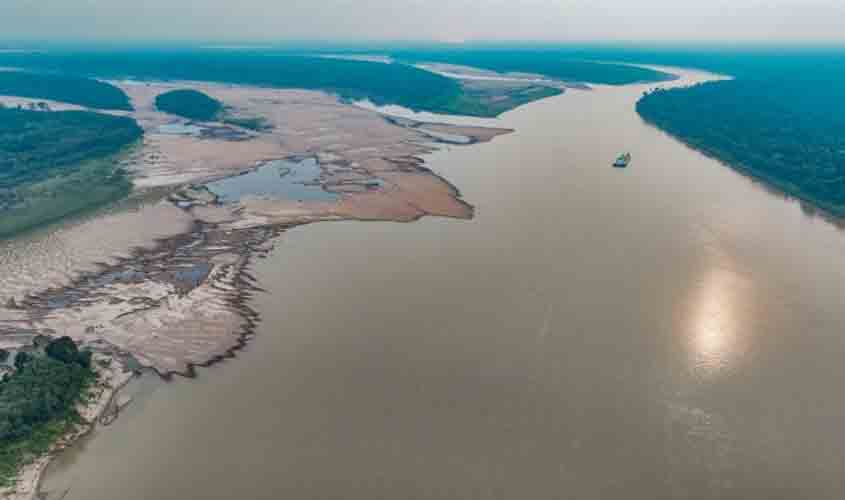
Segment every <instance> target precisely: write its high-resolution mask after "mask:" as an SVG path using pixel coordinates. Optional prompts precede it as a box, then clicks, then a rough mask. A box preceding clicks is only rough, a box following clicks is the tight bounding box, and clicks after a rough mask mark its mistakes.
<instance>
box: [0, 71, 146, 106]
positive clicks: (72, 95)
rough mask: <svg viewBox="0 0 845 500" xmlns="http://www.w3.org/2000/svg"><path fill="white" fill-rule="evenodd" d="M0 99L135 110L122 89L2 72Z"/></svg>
mask: <svg viewBox="0 0 845 500" xmlns="http://www.w3.org/2000/svg"><path fill="white" fill-rule="evenodd" d="M0 95H10V96H17V97H28V98H32V99H49V100H53V101H61V102H66V103H70V104H77V105H79V106H84V107H88V108H96V109H118V110H126V111H131V110H132V106H131V105H130V104H129V97H127V95H126V94H125V93H124V92H123V91H122V90H120V89H119V88H117V87H115V86H113V85H109V84H108V83H104V82H99V81H97V80H91V79H89V78H78V77H73V76H63V75H54V74H39V73H27V72H23V71H0Z"/></svg>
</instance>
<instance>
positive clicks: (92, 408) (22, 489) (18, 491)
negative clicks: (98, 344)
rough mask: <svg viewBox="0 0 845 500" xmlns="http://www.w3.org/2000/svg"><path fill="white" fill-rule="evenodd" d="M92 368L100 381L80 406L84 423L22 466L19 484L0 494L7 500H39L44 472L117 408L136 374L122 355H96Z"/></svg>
mask: <svg viewBox="0 0 845 500" xmlns="http://www.w3.org/2000/svg"><path fill="white" fill-rule="evenodd" d="M92 367H94V369H95V371H96V374H97V381H96V383H95V384H94V385H93V387H91V388H90V389H89V390H88V393H87V394H86V396H85V398H84V399H85V400H86V401H87V403H85V404H80V405H79V406H78V407H77V411H78V412H79V416H80V420H81V423H79V424H77V425H76V426H74V428H73V429H72V430H70V431H69V432H67V433H66V434H64V435H63V436H61V437H60V438H59V439H58V440H56V442H55V443H54V444H53V446H52V447H51V448H50V450H49V451H48V452H47V453H45V454H44V455H42V456H39V457H35V458H33V459H32V461H30V462H29V463H27V464H25V465H24V466H23V467H21V469H20V471H19V473H18V478H17V480H16V484H15V486H14V487H12V488H7V489H4V490H0V496H2V498H4V499H6V500H35V499H36V498H37V496H38V489H39V486H40V483H41V479H42V476H43V474H44V471H45V470H46V468H47V466H48V465H49V464H50V462H51V461H52V460H53V459H54V458H55V457H56V455H58V454H59V453H61V452H62V451H63V450H65V449H67V448H68V447H70V446H72V445H73V444H74V443H76V442H77V441H78V440H79V439H80V438H82V437H83V436H85V435H87V434H88V433H90V432H91V431H93V430H94V428H95V427H96V425H97V423H98V421H99V420H100V419H101V418H103V417H105V416H107V414H108V412H109V411H110V409H111V411H117V410H115V409H114V405H115V404H116V401H115V398H116V397H117V395H118V393H119V391H120V389H121V388H123V387H124V386H125V385H126V384H127V383H129V381H130V380H131V379H132V377H133V376H134V373H133V372H131V371H129V370H126V369H124V366H123V364H122V363H121V362H120V360H119V358H117V357H113V356H110V355H107V354H102V353H98V354H95V355H94V357H93V358H92Z"/></svg>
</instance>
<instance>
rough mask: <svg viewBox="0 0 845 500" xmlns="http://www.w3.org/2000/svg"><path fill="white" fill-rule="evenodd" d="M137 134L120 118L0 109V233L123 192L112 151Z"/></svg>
mask: <svg viewBox="0 0 845 500" xmlns="http://www.w3.org/2000/svg"><path fill="white" fill-rule="evenodd" d="M141 135H142V130H141V128H140V127H138V125H137V123H135V121H134V120H132V119H131V118H126V117H118V116H111V115H104V114H98V113H92V112H87V111H62V112H40V111H30V110H20V109H6V108H0V236H8V235H11V234H13V233H15V232H18V231H21V230H24V229H28V228H31V227H34V226H36V225H39V224H41V223H44V222H49V221H52V220H55V219H58V218H60V217H63V216H65V215H68V214H71V213H74V212H78V211H81V210H85V209H87V208H91V207H94V206H98V205H100V204H103V203H107V202H109V201H113V200H115V199H118V198H120V197H122V196H125V195H126V194H127V193H128V192H129V190H130V188H131V183H130V181H129V179H128V177H127V175H126V173H125V172H124V171H123V170H122V169H120V168H118V166H117V165H116V155H118V154H119V153H120V152H121V151H123V150H124V149H125V148H126V147H127V146H128V145H130V144H132V143H133V142H135V141H137V140H138V139H139V138H140V137H141Z"/></svg>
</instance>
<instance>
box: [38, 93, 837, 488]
mask: <svg viewBox="0 0 845 500" xmlns="http://www.w3.org/2000/svg"><path fill="white" fill-rule="evenodd" d="M647 88H650V86H641V85H635V86H628V87H616V88H610V87H599V88H597V89H595V90H593V91H568V92H567V93H566V94H564V95H562V96H558V97H554V98H549V99H546V100H543V101H540V102H536V103H533V104H530V105H527V106H524V107H521V108H519V109H517V110H514V111H512V112H510V113H508V114H506V115H505V116H504V117H503V118H502V119H501V120H499V121H498V122H497V123H498V124H500V125H504V126H508V127H513V128H515V129H516V133H514V134H511V135H507V136H503V137H499V138H497V139H496V140H494V141H493V142H492V143H489V144H483V145H477V146H472V147H452V148H449V149H448V150H443V151H440V152H438V153H435V154H434V155H431V156H429V157H427V159H426V161H427V164H428V166H429V167H431V168H432V169H433V170H434V171H436V172H437V173H439V174H441V175H443V176H444V177H445V178H446V179H448V180H449V181H450V182H452V183H454V184H455V185H456V186H458V187H459V188H460V190H461V191H462V194H463V195H464V198H465V199H466V200H467V201H468V202H470V203H472V204H473V205H475V206H476V209H477V212H476V216H475V218H474V219H473V220H471V221H458V220H450V219H438V218H426V219H423V220H421V221H419V222H416V223H411V224H396V223H364V222H332V223H321V224H314V225H310V226H304V227H299V228H296V229H294V230H292V231H290V232H288V233H287V234H285V235H284V236H283V237H282V238H281V240H280V242H279V244H278V245H277V246H276V249H275V250H274V252H273V253H272V254H271V255H270V257H269V258H267V259H264V260H259V261H258V262H257V263H256V266H255V270H254V274H255V275H256V276H259V280H260V284H261V286H262V287H264V288H266V289H267V290H268V293H266V294H262V295H259V296H257V297H256V299H255V302H254V306H255V307H256V309H257V310H258V311H259V312H260V313H261V316H262V322H261V323H260V325H259V327H258V330H257V336H256V338H255V339H254V340H253V341H252V342H251V343H249V344H248V345H247V346H246V348H245V349H244V350H242V351H240V352H239V353H238V354H237V357H236V359H232V360H227V361H225V362H222V363H220V364H217V365H215V366H213V367H211V368H208V369H199V370H198V377H197V378H196V379H192V380H188V379H181V378H177V379H175V380H173V381H172V382H169V383H164V382H161V381H158V380H156V379H155V378H154V377H150V376H147V377H145V378H142V379H141V380H140V382H139V383H138V384H137V386H136V387H135V391H136V392H137V393H138V395H137V396H136V398H135V402H134V403H133V404H132V405H131V406H130V407H129V409H128V410H127V411H126V412H125V413H124V414H123V415H122V416H121V418H119V419H118V420H117V422H115V423H114V424H113V425H111V426H109V427H106V428H101V429H99V430H97V431H96V432H95V433H94V434H93V435H92V436H91V438H89V439H86V440H85V441H84V442H82V443H80V445H78V446H76V447H74V448H72V449H71V450H70V451H69V452H67V453H65V454H63V455H61V456H60V457H59V459H58V460H56V461H55V462H54V464H53V465H52V466H51V469H50V471H49V473H48V475H47V477H46V478H45V482H44V485H43V489H44V490H45V491H52V492H54V493H55V494H57V495H58V494H65V493H66V496H65V497H64V498H65V499H66V500H117V499H120V500H148V499H158V500H169V499H189V498H197V499H200V498H201V499H206V500H208V499H227V500H231V499H256V500H261V499H268V500H269V499H281V498H289V499H320V500H325V499H349V500H372V499H382V498H383V499H397V500H399V499H402V500H408V499H446V498H448V499H524V500H528V499H531V500H534V499H538V500H539V499H552V498H555V499H556V498H578V499H581V500H590V499H596V500H598V499H601V500H616V499H625V500H654V499H664V498H667V499H668V498H672V499H702V500H704V499H714V498H719V499H737V500H740V499H741V500H756V499H759V500H775V499H784V500H786V499H789V500H794V499H799V498H808V499H809V498H812V499H815V500H824V499H839V498H842V492H843V491H845V433H843V432H842V422H843V421H844V420H843V417H845V396H843V394H842V390H841V384H842V381H843V380H845V308H843V298H845V233H843V232H842V231H841V230H840V229H838V228H837V227H836V226H835V225H834V224H832V223H830V222H828V221H827V220H825V219H824V218H822V217H819V216H816V215H813V214H812V213H811V211H810V210H807V209H806V208H802V205H801V204H800V203H798V202H796V201H794V200H789V199H786V198H785V197H783V196H781V195H778V194H776V193H773V192H771V191H769V190H767V189H766V188H764V187H763V186H761V185H760V184H758V183H755V182H753V181H752V180H750V179H748V178H747V177H744V176H742V175H740V174H738V173H736V172H734V171H732V170H730V169H729V168H727V167H725V166H723V165H720V164H719V163H717V162H716V161H714V160H712V159H709V158H707V157H705V156H703V155H701V154H699V153H697V152H695V151H692V150H691V149H689V148H687V147H685V146H684V145H682V144H680V143H678V142H677V141H675V140H673V139H671V138H670V137H668V136H667V135H665V134H664V133H662V132H660V131H659V130H656V129H654V128H652V127H650V126H647V125H646V124H644V123H643V122H642V121H641V120H640V119H639V117H638V116H637V115H636V113H635V111H634V103H635V102H636V99H637V98H638V96H639V95H640V94H641V93H642V92H643V91H644V90H646V89H647ZM625 150H630V151H631V153H632V154H633V161H632V162H631V165H630V166H629V167H628V168H627V169H614V168H611V166H610V164H611V163H612V161H613V160H614V158H615V157H616V156H617V155H618V154H619V153H620V152H622V151H625Z"/></svg>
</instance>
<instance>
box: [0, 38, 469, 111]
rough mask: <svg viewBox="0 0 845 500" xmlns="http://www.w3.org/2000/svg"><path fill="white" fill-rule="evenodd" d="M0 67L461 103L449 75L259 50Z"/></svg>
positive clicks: (41, 59) (15, 56)
mask: <svg viewBox="0 0 845 500" xmlns="http://www.w3.org/2000/svg"><path fill="white" fill-rule="evenodd" d="M0 65H5V66H15V67H23V68H28V69H38V70H40V71H44V70H49V71H58V72H61V73H63V74H68V75H77V76H87V77H92V76H95V77H101V78H124V77H132V78H136V79H156V80H198V81H213V82H223V83H235V84H247V85H260V86H268V87H279V88H301V89H311V90H323V91H327V92H333V93H336V94H338V95H339V96H341V97H343V98H348V99H370V100H371V101H373V102H375V103H376V104H398V105H401V106H405V107H408V108H411V109H415V110H426V111H448V110H450V109H453V108H457V107H459V106H460V105H461V100H460V98H461V96H462V93H461V86H460V85H459V84H458V83H457V82H456V81H454V80H452V79H449V78H446V77H443V76H440V75H436V74H434V73H431V72H428V71H424V70H421V69H418V68H415V67H413V66H409V65H405V64H382V63H376V62H366V61H352V60H345V59H334V58H328V57H322V56H319V55H314V56H307V55H294V54H287V53H278V52H261V51H255V52H253V51H236V52H231V51H211V50H199V49H197V50H191V49H179V50H143V51H142V50H134V51H124V52H101V51H89V52H84V51H83V52H74V51H68V52H62V51H50V52H45V53H28V54H21V53H5V54H3V53H0Z"/></svg>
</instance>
